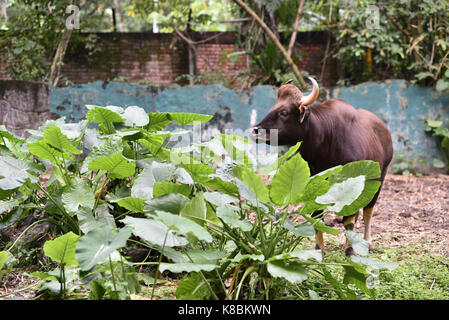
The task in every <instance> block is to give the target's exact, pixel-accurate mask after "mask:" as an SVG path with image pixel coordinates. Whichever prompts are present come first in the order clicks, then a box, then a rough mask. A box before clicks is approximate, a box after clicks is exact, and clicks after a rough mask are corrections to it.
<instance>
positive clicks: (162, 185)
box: [153, 181, 191, 198]
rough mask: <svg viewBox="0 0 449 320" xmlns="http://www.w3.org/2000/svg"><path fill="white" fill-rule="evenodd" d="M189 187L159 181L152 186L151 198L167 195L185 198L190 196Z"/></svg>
mask: <svg viewBox="0 0 449 320" xmlns="http://www.w3.org/2000/svg"><path fill="white" fill-rule="evenodd" d="M190 192H191V190H190V187H189V186H188V185H186V184H178V183H174V182H170V181H159V182H156V183H155V184H154V186H153V196H154V197H155V198H157V197H161V196H163V195H166V194H169V193H180V194H183V195H185V196H189V195H190Z"/></svg>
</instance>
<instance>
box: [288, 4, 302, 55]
mask: <svg viewBox="0 0 449 320" xmlns="http://www.w3.org/2000/svg"><path fill="white" fill-rule="evenodd" d="M304 2H305V0H301V2H300V3H299V7H298V13H297V14H296V19H295V23H294V24H293V33H292V37H291V38H290V44H289V45H288V51H287V53H288V55H289V56H290V57H291V56H292V52H293V47H294V46H295V42H296V36H297V35H298V27H299V21H300V20H301V15H302V9H303V7H304Z"/></svg>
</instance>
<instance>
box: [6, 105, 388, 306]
mask: <svg viewBox="0 0 449 320" xmlns="http://www.w3.org/2000/svg"><path fill="white" fill-rule="evenodd" d="M87 108H88V109H89V111H88V112H87V114H86V120H83V121H81V122H79V123H65V121H64V119H63V118H62V119H58V120H51V121H47V122H46V123H45V124H44V125H43V126H41V127H40V128H39V129H38V130H30V133H31V136H30V137H29V138H28V139H26V140H24V139H21V138H18V137H15V136H14V135H12V134H11V133H9V132H8V131H7V130H6V129H4V128H0V134H1V137H2V140H0V148H1V152H2V154H1V156H0V166H3V167H2V171H1V172H2V173H1V176H0V196H1V197H0V209H1V211H0V214H1V216H0V218H1V221H0V223H2V226H5V225H10V224H12V223H14V222H15V221H17V220H18V219H20V218H21V217H23V216H25V215H27V214H29V213H30V212H33V211H34V210H39V211H41V212H43V214H44V217H43V218H42V219H41V220H39V221H42V220H46V221H48V222H50V223H52V225H53V226H54V228H53V230H52V232H53V233H54V234H58V235H59V234H63V235H62V236H61V237H58V238H56V239H55V240H52V241H48V242H47V243H46V244H45V246H44V253H45V254H46V255H47V256H49V257H50V258H51V259H52V260H53V261H54V262H56V263H57V264H58V268H57V269H55V270H54V271H51V272H49V273H46V274H44V273H39V272H37V273H34V274H32V275H34V276H37V277H40V278H41V279H45V280H48V279H50V280H52V281H53V284H58V285H59V291H60V292H62V293H64V294H65V295H66V297H70V295H69V294H68V293H70V292H72V291H73V290H75V289H76V290H78V291H80V292H83V293H84V296H83V297H84V298H90V299H129V298H130V297H131V294H135V293H138V292H139V291H140V285H139V283H138V277H137V276H136V273H135V267H137V266H143V265H147V266H149V267H150V269H149V270H150V272H151V275H152V276H153V279H154V282H153V288H152V289H153V290H152V293H151V297H152V298H153V297H154V289H155V287H156V284H157V280H158V277H160V276H164V274H165V273H166V272H167V271H169V272H171V273H172V274H179V276H180V277H182V279H181V280H180V282H179V286H178V287H177V290H176V297H177V298H178V299H274V298H288V297H293V296H298V297H301V298H306V297H305V295H304V294H303V293H302V289H301V288H303V289H304V286H306V287H307V283H308V280H309V279H310V277H311V276H313V277H314V278H316V277H319V278H320V279H321V280H320V281H323V282H325V283H327V285H328V286H330V287H332V288H333V289H332V290H333V291H334V292H335V293H336V294H337V296H338V297H339V298H341V299H357V298H360V297H363V296H365V297H366V296H367V297H372V296H373V289H372V288H371V287H370V285H369V281H368V282H367V279H372V278H373V277H375V276H376V274H378V272H377V273H376V270H379V269H383V268H392V265H391V264H388V263H386V262H380V261H374V260H372V259H370V258H367V257H365V256H366V255H367V253H368V245H367V243H366V241H364V240H363V239H362V238H361V236H360V235H359V234H357V233H355V232H347V233H346V236H347V238H348V240H349V241H350V242H351V243H352V246H353V248H354V250H355V252H356V254H357V256H354V257H352V258H347V257H345V256H343V255H342V254H338V256H337V257H336V258H335V257H334V258H333V259H332V260H329V259H328V258H327V257H326V256H325V257H323V256H322V254H321V251H318V250H310V249H307V239H308V238H310V237H313V235H314V232H315V230H320V231H323V232H326V233H330V234H332V235H336V234H338V233H339V231H338V230H335V229H333V228H330V227H328V226H326V225H325V224H324V223H323V222H322V220H321V219H315V218H312V217H311V213H312V212H314V211H316V210H323V214H322V217H323V216H325V215H327V214H329V213H330V212H335V213H336V214H338V215H350V214H353V213H355V212H356V211H357V210H359V209H360V208H362V207H363V206H365V205H366V204H367V203H369V202H370V200H371V199H372V197H373V195H374V194H375V193H376V191H377V190H378V188H379V182H378V181H375V179H376V178H378V177H379V175H380V170H379V166H378V164H377V163H374V162H371V161H358V162H353V163H349V164H346V165H344V166H338V167H335V168H332V169H329V170H327V171H325V172H323V173H321V174H318V175H315V176H310V170H309V167H308V165H307V162H306V161H304V159H302V157H301V155H300V154H299V153H298V152H297V151H298V149H299V146H300V143H298V144H297V145H295V146H293V147H291V148H290V149H289V150H288V151H287V152H286V153H285V154H284V155H283V156H282V157H279V158H278V159H276V161H275V162H274V163H273V164H271V165H270V166H268V167H267V168H265V169H264V172H262V173H263V174H264V175H261V174H259V173H257V172H256V170H255V169H254V168H255V167H257V158H255V157H254V155H253V154H252V153H251V151H250V149H251V147H252V143H251V142H250V141H248V140H247V139H244V138H242V137H239V136H234V135H225V134H221V135H217V136H215V137H213V138H212V139H211V140H209V141H206V142H203V141H201V139H197V140H195V139H194V140H195V141H194V143H188V144H187V145H184V144H181V145H179V144H178V143H177V140H176V139H177V138H179V137H183V136H185V135H186V134H187V136H189V134H190V133H192V132H193V133H194V132H195V130H181V131H179V130H171V131H169V130H167V126H169V125H170V126H173V125H174V124H175V123H178V124H179V125H181V126H191V125H194V124H196V123H198V124H201V123H204V122H207V121H209V120H210V119H211V116H207V115H200V114H194V113H151V112H150V113H146V112H145V111H144V110H143V109H142V108H140V107H136V106H130V107H127V108H126V109H124V108H121V107H116V106H107V107H100V106H87ZM189 137H190V136H189ZM188 142H189V141H188ZM262 177H266V178H267V179H268V180H271V183H267V181H266V180H264V179H262ZM301 204H302V205H301ZM292 206H293V207H292ZM292 208H294V210H293V211H292ZM322 217H321V218H322ZM68 239H69V240H70V239H71V241H68ZM66 240H67V241H66ZM75 240H76V241H75ZM69 242H70V243H69ZM130 243H133V245H137V246H141V247H146V248H149V249H151V252H153V259H151V261H143V262H138V263H131V262H129V261H128V260H127V256H126V250H125V249H126V247H127V246H129V244H130ZM15 244H16V242H15V243H14V244H13V245H11V246H9V248H8V249H7V251H8V252H9V253H10V254H13V253H14V252H13V251H12V248H13V247H14V246H15ZM67 248H70V250H68V251H67V250H65V249H67ZM66 270H69V274H68V275H67V274H66ZM68 279H70V281H68ZM77 279H78V280H79V281H78V280H77ZM52 281H50V284H51V283H52ZM55 281H56V282H55ZM66 283H71V285H72V287H71V289H70V290H68V289H67V286H66ZM53 287H54V286H53ZM308 294H309V298H316V297H320V295H322V292H318V293H317V292H315V291H313V290H310V291H309V292H308Z"/></svg>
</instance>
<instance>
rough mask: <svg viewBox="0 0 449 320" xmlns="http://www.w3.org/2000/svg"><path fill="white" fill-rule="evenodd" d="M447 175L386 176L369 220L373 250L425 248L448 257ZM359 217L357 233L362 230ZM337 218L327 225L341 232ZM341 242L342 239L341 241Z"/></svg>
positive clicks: (448, 188) (361, 222) (448, 202)
mask: <svg viewBox="0 0 449 320" xmlns="http://www.w3.org/2000/svg"><path fill="white" fill-rule="evenodd" d="M448 212H449V176H448V175H432V176H423V177H415V176H411V177H406V176H402V175H387V177H386V179H385V181H384V185H383V187H382V191H381V193H380V196H379V199H378V201H377V204H376V206H375V207H374V217H373V218H372V224H371V225H372V240H373V245H374V247H376V246H379V247H387V246H388V247H391V248H400V247H404V246H410V245H414V246H425V249H426V250H427V251H428V252H432V253H433V254H437V255H444V256H447V257H449V234H448V233H449V215H448ZM361 216H362V215H360V217H359V219H358V223H357V224H356V229H355V231H356V232H359V233H362V234H363V230H364V225H363V219H361ZM338 220H339V219H338V218H336V217H335V216H327V217H326V219H325V222H326V224H328V225H332V226H333V227H334V228H336V229H339V230H343V226H342V224H341V223H337V221H338ZM343 241H344V240H343Z"/></svg>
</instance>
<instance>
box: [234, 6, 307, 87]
mask: <svg viewBox="0 0 449 320" xmlns="http://www.w3.org/2000/svg"><path fill="white" fill-rule="evenodd" d="M234 2H235V3H237V4H238V5H239V6H240V7H242V8H243V9H244V10H245V11H246V12H247V13H248V14H249V15H250V16H251V17H253V18H254V19H255V20H256V21H257V23H258V24H259V25H260V26H261V27H262V29H263V30H264V31H265V32H266V33H267V35H268V36H269V37H270V39H271V40H273V42H274V44H275V45H276V47H277V48H278V49H279V50H280V51H281V53H282V55H283V56H284V58H285V60H287V62H288V64H289V65H290V67H291V68H292V70H293V73H294V74H295V76H296V78H297V79H298V81H299V82H300V83H301V85H302V86H303V87H304V88H306V87H307V85H306V82H305V81H304V78H303V77H302V76H301V73H300V72H299V69H298V66H297V65H296V64H295V63H294V62H293V60H292V58H291V57H290V56H289V55H288V52H287V51H286V50H285V48H284V47H283V46H282V44H281V43H280V42H279V40H278V38H277V37H276V36H275V34H274V33H273V31H271V30H270V28H268V26H267V25H266V24H265V23H264V22H263V21H262V20H261V19H260V18H259V16H258V15H257V14H256V13H255V12H254V11H253V10H252V9H251V8H250V7H248V6H247V5H246V4H245V3H244V2H243V1H242V0H234Z"/></svg>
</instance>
